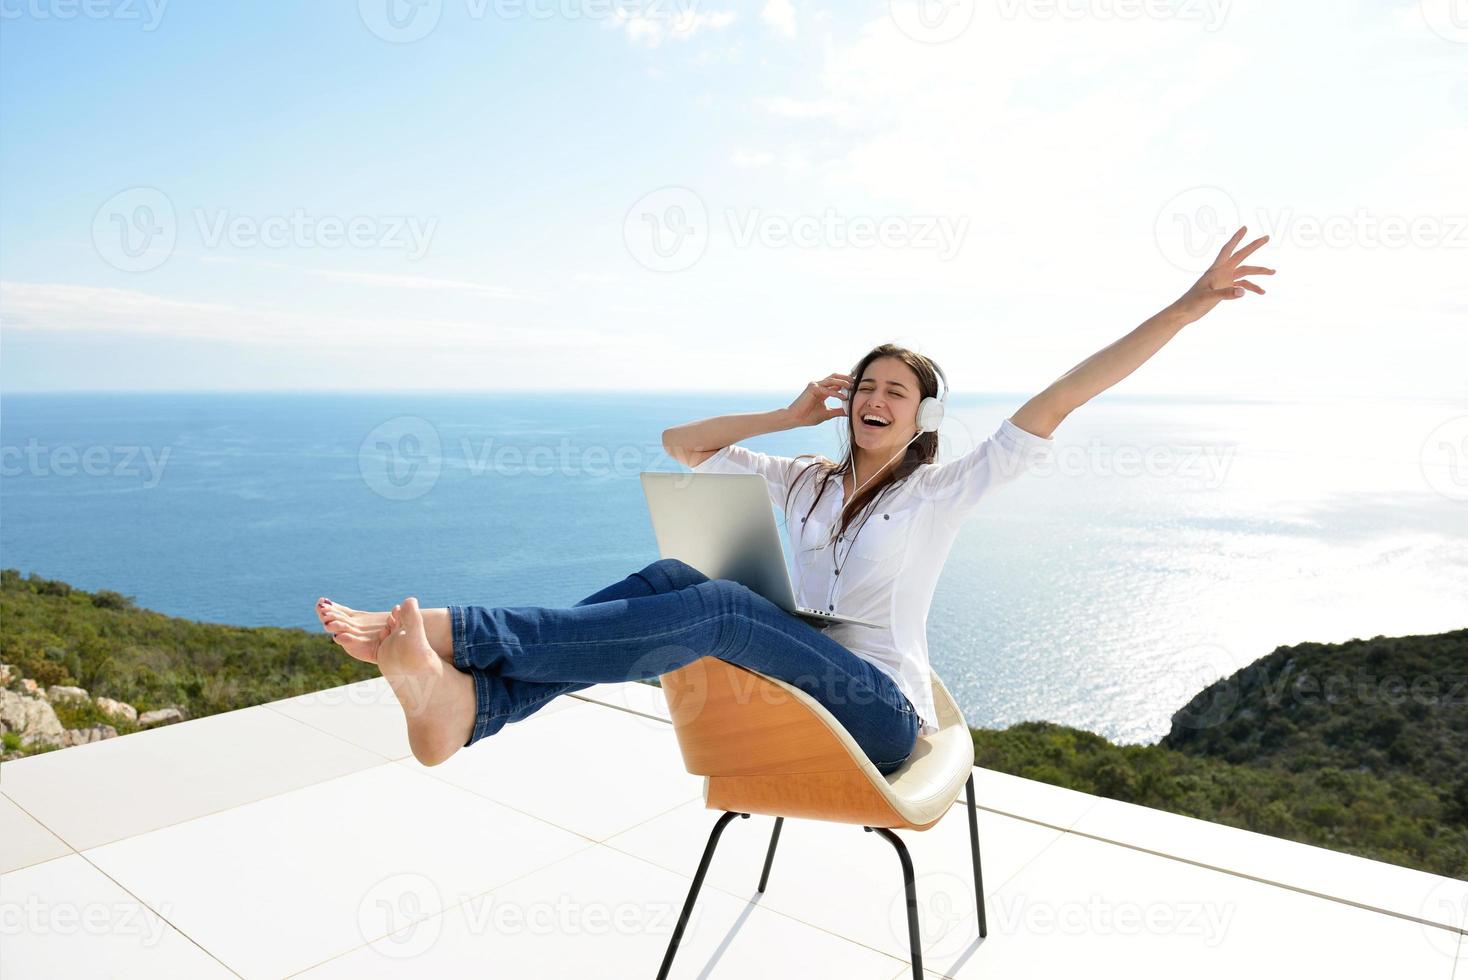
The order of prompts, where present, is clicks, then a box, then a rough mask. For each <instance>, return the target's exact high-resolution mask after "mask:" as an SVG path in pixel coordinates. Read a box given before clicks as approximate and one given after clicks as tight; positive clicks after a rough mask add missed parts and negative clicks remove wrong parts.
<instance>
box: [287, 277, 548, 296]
mask: <svg viewBox="0 0 1468 980" xmlns="http://www.w3.org/2000/svg"><path fill="white" fill-rule="evenodd" d="M307 274H308V275H312V276H317V277H320V278H322V279H335V280H337V281H338V282H349V283H355V284H358V285H363V286H379V287H383V288H387V289H431V290H434V291H435V292H444V291H448V292H464V293H476V294H482V295H485V296H491V297H494V298H495V299H506V300H515V301H518V302H544V297H541V296H535V295H533V294H531V293H527V292H525V291H524V290H520V289H513V288H511V287H509V286H499V285H496V284H494V283H487V282H465V281H463V280H460V279H436V278H433V277H431V276H404V275H389V274H384V273H376V272H343V271H338V270H334V269H310V270H307Z"/></svg>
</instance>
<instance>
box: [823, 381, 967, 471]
mask: <svg viewBox="0 0 1468 980" xmlns="http://www.w3.org/2000/svg"><path fill="white" fill-rule="evenodd" d="M924 360H927V362H928V365H929V366H930V367H932V369H933V373H934V374H936V375H937V376H938V379H939V380H940V381H942V382H943V394H942V395H941V396H940V397H938V398H934V397H933V396H932V395H929V396H928V397H926V398H924V399H923V400H922V401H921V402H919V403H918V410H917V435H915V436H913V437H912V438H911V439H909V440H907V445H905V446H903V447H902V448H901V449H899V450H897V452H895V453H893V454H892V459H896V458H897V457H898V456H901V455H902V454H903V453H905V452H907V447H908V446H911V445H912V444H913V443H915V442H917V440H918V436H921V435H922V434H923V433H924V432H937V431H938V426H939V425H941V424H942V422H943V412H944V410H945V409H946V407H947V402H948V378H947V376H945V375H944V374H943V369H942V368H940V367H939V366H938V365H937V363H936V362H934V361H933V360H932V359H930V358H924ZM855 396H856V392H854V391H853V392H852V397H853V399H854V398H855ZM851 404H852V402H847V405H848V406H849V405H851ZM892 459H889V460H887V462H886V463H883V464H882V465H881V466H880V467H879V468H878V469H877V472H878V473H880V472H882V470H884V469H886V468H887V463H891V462H892ZM851 476H852V478H853V479H855V478H856V456H855V454H854V453H853V455H852V457H851ZM875 479H876V476H875V474H874V475H872V476H869V477H867V479H866V481H865V482H863V483H862V484H861V486H859V487H857V488H856V489H855V490H854V491H852V494H851V496H852V499H855V498H856V497H857V495H858V494H860V493H861V491H862V488H863V487H865V486H866V485H867V484H868V483H871V482H872V481H873V480H875Z"/></svg>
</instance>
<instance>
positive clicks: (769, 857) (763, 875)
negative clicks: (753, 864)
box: [759, 817, 785, 892]
mask: <svg viewBox="0 0 1468 980" xmlns="http://www.w3.org/2000/svg"><path fill="white" fill-rule="evenodd" d="M784 822H785V818H784V817H776V818H775V832H774V833H773V834H771V835H770V850H769V852H768V853H767V854H766V855H765V870H764V871H762V872H760V876H759V890H760V891H761V892H763V891H764V890H765V882H767V881H769V880H770V865H771V864H774V863H775V845H776V844H778V843H779V842H780V825H781V824H783V823H784Z"/></svg>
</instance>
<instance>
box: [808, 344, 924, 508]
mask: <svg viewBox="0 0 1468 980" xmlns="http://www.w3.org/2000/svg"><path fill="white" fill-rule="evenodd" d="M879 357H895V358H897V359H898V360H899V361H901V362H902V363H903V364H906V365H907V366H908V367H910V368H912V370H913V373H914V374H916V375H917V378H918V387H919V389H920V390H921V392H922V397H923V398H930V397H931V398H936V397H938V372H937V365H936V364H934V363H933V361H932V360H931V359H930V358H928V357H926V356H925V355H923V354H919V353H917V352H916V351H912V350H908V349H907V348H906V347H899V346H898V345H897V344H881V345H879V346H877V347H873V348H872V349H871V350H870V351H868V352H867V353H866V356H864V357H863V358H862V359H861V360H860V361H857V362H856V367H854V368H852V369H851V376H852V377H853V378H855V379H856V380H855V381H853V382H852V384H851V391H850V392H849V395H850V397H849V398H847V400H846V429H845V435H846V454H845V456H843V457H842V459H841V462H839V463H830V462H827V461H826V460H824V459H820V458H818V457H817V456H816V454H815V453H801V454H800V455H799V456H797V457H795V458H796V459H807V458H808V459H810V460H811V461H812V462H811V463H810V464H809V465H807V466H806V467H805V468H804V469H803V470H801V471H800V474H799V475H798V476H797V477H796V478H795V479H794V480H792V481H790V489H789V491H788V492H787V493H786V496H785V507H786V512H787V513H788V512H789V508H790V501H791V499H792V498H793V497H794V494H795V488H796V487H798V486H799V485H800V481H801V480H802V479H803V478H805V477H807V476H809V477H810V478H811V479H812V480H815V481H817V482H818V484H819V489H818V490H817V491H816V495H815V499H814V500H812V501H811V505H810V509H809V510H807V511H806V512H805V515H806V516H807V517H809V516H810V515H811V512H812V511H814V510H815V509H816V504H818V503H820V500H821V497H822V496H823V495H824V494H825V492H826V486H827V484H829V483H830V482H831V481H832V480H833V479H834V480H845V479H846V474H847V473H851V472H854V470H855V465H856V460H855V450H854V448H853V447H854V445H855V441H856V440H855V432H854V428H853V427H854V426H855V424H856V420H855V419H854V418H852V414H851V406H852V405H854V404H855V403H856V389H857V387H859V386H860V385H861V379H862V377H863V376H864V375H865V374H866V370H867V366H868V365H870V364H871V363H872V362H873V361H875V360H876V359H877V358H879ZM937 458H938V433H936V432H924V433H921V434H920V435H919V436H918V437H917V439H916V440H914V441H913V443H912V445H910V446H908V447H907V452H906V453H905V454H904V455H903V457H902V459H900V460H898V462H897V465H896V466H895V467H893V468H892V469H891V470H889V471H888V472H887V474H886V476H883V477H881V478H880V479H876V480H872V481H871V482H870V483H868V484H867V485H866V487H865V489H862V490H859V491H858V492H857V494H856V496H855V497H853V498H852V499H851V500H848V501H847V502H846V505H845V506H844V507H843V508H842V509H841V520H840V528H839V530H838V532H837V533H839V534H845V533H846V529H847V528H848V527H850V526H851V523H852V521H853V520H854V519H855V518H856V516H857V515H858V514H862V513H863V512H864V511H868V510H870V509H871V507H872V506H874V505H875V504H876V502H877V500H878V499H880V498H881V497H882V495H883V494H884V493H885V492H886V490H887V489H888V488H890V487H892V486H893V485H895V484H897V483H900V482H901V481H903V480H905V479H906V478H907V477H908V476H910V475H911V474H912V472H913V471H914V470H916V469H917V468H918V467H919V466H922V465H923V464H924V463H931V462H933V461H934V460H936V459H937ZM838 485H839V484H838Z"/></svg>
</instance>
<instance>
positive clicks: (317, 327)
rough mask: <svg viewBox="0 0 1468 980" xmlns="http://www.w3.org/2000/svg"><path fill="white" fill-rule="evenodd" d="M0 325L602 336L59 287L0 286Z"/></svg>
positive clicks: (304, 340)
mask: <svg viewBox="0 0 1468 980" xmlns="http://www.w3.org/2000/svg"><path fill="white" fill-rule="evenodd" d="M0 322H3V323H4V326H5V329H7V330H29V331H45V332H50V333H66V332H73V331H97V332H103V333H114V334H132V335H143V336H153V337H179V338H198V339H208V340H217V341H221V342H229V343H248V344H264V345H271V344H280V345H297V344H302V345H310V344H322V343H333V342H349V343H351V344H354V345H358V346H360V345H364V344H374V343H401V342H402V341H403V340H405V339H409V338H411V339H412V340H413V342H414V343H415V344H421V345H431V344H449V345H465V346H471V347H497V348H507V347H508V348H515V349H522V348H523V349H526V350H534V349H536V348H539V347H543V346H547V345H548V346H550V347H554V348H557V349H570V350H576V349H583V348H585V347H586V346H588V345H590V346H594V347H596V346H603V345H604V344H605V343H606V338H605V337H604V336H603V335H602V334H601V333H600V332H598V331H593V330H586V329H565V330H562V329H547V328H545V327H543V326H535V325H529V324H517V323H503V322H496V321H493V320H455V319H444V318H400V317H391V318H372V317H362V316H351V315H334V314H325V315H322V314H316V313H307V312H293V311H281V310H262V309H248V308H244V307H239V306H231V305H228V304H224V303H201V302H197V301H193V300H179V299H170V298H168V297H164V296H156V295H153V294H151V293H144V292H139V291H137V290H132V289H115V288H110V287H97V286H77V285H72V284H67V283H28V282H0Z"/></svg>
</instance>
